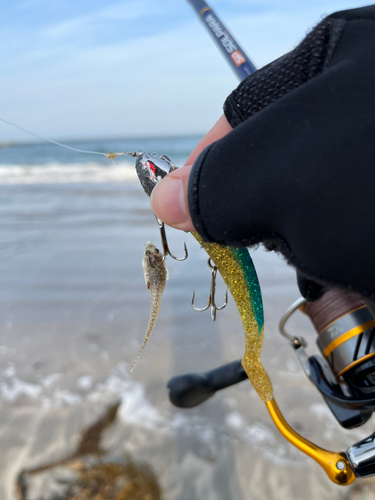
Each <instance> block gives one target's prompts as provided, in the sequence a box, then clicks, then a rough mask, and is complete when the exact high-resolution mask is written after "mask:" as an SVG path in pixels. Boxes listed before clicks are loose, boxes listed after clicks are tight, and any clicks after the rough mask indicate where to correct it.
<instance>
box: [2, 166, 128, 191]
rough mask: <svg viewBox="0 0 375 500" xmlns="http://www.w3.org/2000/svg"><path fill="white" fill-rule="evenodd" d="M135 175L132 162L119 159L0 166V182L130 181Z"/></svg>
mask: <svg viewBox="0 0 375 500" xmlns="http://www.w3.org/2000/svg"><path fill="white" fill-rule="evenodd" d="M136 178H137V175H136V172H135V168H134V162H132V163H131V162H128V163H126V162H125V163H124V162H122V163H120V164H119V165H111V164H108V165H105V164H100V163H96V162H91V163H70V164H65V163H57V162H56V163H47V164H45V165H1V166H0V185H12V184H70V183H82V182H88V183H91V182H94V183H96V182H129V181H133V180H135V179H136Z"/></svg>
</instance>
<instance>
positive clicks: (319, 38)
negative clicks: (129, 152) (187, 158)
mask: <svg viewBox="0 0 375 500" xmlns="http://www.w3.org/2000/svg"><path fill="white" fill-rule="evenodd" d="M224 113H225V117H226V119H225V118H222V119H221V120H219V122H218V125H217V126H216V128H215V127H214V129H213V132H211V133H210V135H209V136H208V137H207V136H206V138H205V139H204V141H203V146H205V145H206V144H209V143H210V142H211V144H210V145H209V146H208V147H207V148H205V149H204V150H203V151H202V152H201V153H200V155H199V156H198V158H197V159H196V161H195V162H194V165H193V168H192V170H191V172H190V169H189V168H188V167H184V168H183V169H180V170H179V171H175V172H173V173H172V174H170V175H169V176H168V177H167V178H166V179H165V180H163V181H162V182H161V183H160V184H159V185H158V186H157V187H156V188H155V189H154V192H153V195H152V206H153V210H154V212H155V213H156V215H158V217H159V218H161V219H162V220H164V221H165V222H167V223H168V224H171V225H174V226H175V227H179V228H181V229H185V230H192V229H193V226H194V228H195V230H197V231H198V232H199V234H200V235H201V236H202V237H203V238H204V239H205V240H206V241H211V242H217V243H222V244H226V245H239V246H250V245H254V244H257V243H260V242H262V243H264V245H265V246H266V247H267V248H269V249H273V250H277V251H279V252H281V253H282V254H283V255H284V256H285V257H286V258H287V260H288V261H289V262H290V263H291V264H293V265H294V266H295V267H296V268H297V269H298V270H299V271H300V272H301V273H302V275H303V276H305V277H308V278H309V279H311V280H313V282H317V283H320V284H322V285H324V286H326V285H328V286H332V285H334V286H341V287H344V288H347V289H351V290H353V291H357V292H359V293H361V294H362V295H366V296H371V297H372V298H375V259H374V253H373V249H374V247H375V228H374V219H375V217H374V208H373V205H374V203H373V197H374V189H375V6H370V7H364V8H361V9H355V10H349V11H343V12H339V13H336V14H333V15H331V16H329V17H327V18H325V19H324V20H323V21H322V22H321V23H319V24H318V25H317V26H316V27H315V28H314V29H313V30H312V31H311V32H310V33H309V34H308V35H307V37H306V38H305V39H304V40H303V41H302V42H301V43H300V44H299V45H298V46H297V47H296V48H295V49H294V50H293V51H292V52H290V53H288V54H286V55H285V56H283V57H281V58H279V59H277V60H276V61H274V62H272V63H271V64H269V65H268V66H265V67H264V68H262V69H261V70H259V71H257V72H256V73H254V74H253V75H251V76H249V77H248V78H247V79H246V80H244V81H243V82H242V83H241V84H240V85H239V86H238V88H237V89H236V90H235V91H234V92H233V93H232V94H231V95H230V96H229V97H228V98H227V100H226V102H225V105H224ZM231 128H233V130H231ZM228 132H229V133H228ZM219 137H221V138H220V140H216V139H218V138H219ZM212 140H215V141H216V142H212ZM177 188H181V189H177ZM178 207H180V208H178ZM189 213H190V216H189ZM189 217H191V220H190V218H189Z"/></svg>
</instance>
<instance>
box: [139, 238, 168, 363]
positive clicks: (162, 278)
mask: <svg viewBox="0 0 375 500" xmlns="http://www.w3.org/2000/svg"><path fill="white" fill-rule="evenodd" d="M142 267H143V274H144V277H145V282H146V286H147V288H148V289H149V290H150V295H151V306H150V315H149V318H148V324H147V330H146V334H145V338H144V340H143V344H142V347H141V349H140V351H139V353H138V355H137V357H136V359H135V360H134V362H133V366H132V368H131V370H130V371H131V372H132V371H133V370H134V367H135V365H136V364H137V361H138V360H139V358H140V356H141V353H142V351H143V349H144V348H145V345H146V344H147V342H148V339H149V338H150V337H151V333H152V331H153V329H154V327H155V324H156V320H157V318H158V314H159V309H160V304H161V297H162V295H163V291H164V288H165V282H166V281H167V279H168V270H167V266H166V265H165V261H164V256H163V254H162V253H161V252H160V250H159V249H158V248H156V246H155V245H154V244H153V243H152V241H148V242H147V243H146V245H145V252H144V254H143V260H142Z"/></svg>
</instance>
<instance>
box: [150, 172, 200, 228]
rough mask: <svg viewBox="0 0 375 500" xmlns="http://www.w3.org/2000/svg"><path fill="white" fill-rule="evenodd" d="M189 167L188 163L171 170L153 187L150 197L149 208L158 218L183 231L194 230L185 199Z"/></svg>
mask: <svg viewBox="0 0 375 500" xmlns="http://www.w3.org/2000/svg"><path fill="white" fill-rule="evenodd" d="M191 168H192V166H191V165H190V166H185V167H182V168H179V169H177V170H174V171H173V172H171V173H170V174H169V175H167V176H166V177H165V178H164V179H163V180H161V181H160V182H159V183H158V184H157V185H156V186H155V187H154V189H153V191H152V193H151V198H150V203H151V208H152V210H153V212H154V214H155V215H156V216H157V217H158V218H159V219H160V220H162V221H163V222H165V223H166V224H168V225H169V226H172V227H175V228H176V229H183V230H184V231H194V226H193V223H192V222H191V219H190V215H189V208H188V201H187V189H188V183H189V175H190V171H191Z"/></svg>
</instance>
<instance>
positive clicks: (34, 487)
mask: <svg viewBox="0 0 375 500" xmlns="http://www.w3.org/2000/svg"><path fill="white" fill-rule="evenodd" d="M48 193H49V195H48V197H47V196H46V187H42V186H40V185H28V186H25V185H24V186H6V187H4V186H3V187H0V197H1V200H2V202H1V208H0V210H1V215H2V217H1V223H0V225H1V228H0V229H1V231H0V235H1V236H0V237H1V261H0V273H1V290H0V299H1V301H0V314H1V318H2V320H1V335H0V357H1V358H0V359H1V367H2V368H1V381H0V396H1V406H0V412H1V419H0V421H1V427H0V449H1V451H2V453H1V456H0V471H1V472H0V498H3V499H4V500H8V499H9V500H12V499H15V498H17V496H16V492H15V491H16V490H15V484H16V482H17V478H18V477H19V474H20V472H21V471H22V470H24V469H26V470H30V469H33V468H39V467H41V466H45V465H48V464H53V463H54V462H58V461H59V460H61V459H63V458H65V457H67V456H69V455H70V454H72V453H73V452H74V450H75V449H76V447H77V443H78V442H79V439H80V436H82V432H83V431H84V429H85V428H87V426H90V425H91V424H93V423H94V422H95V421H96V420H97V419H99V418H100V417H101V416H102V415H103V414H105V412H106V411H107V409H108V407H109V406H110V405H111V404H114V403H116V402H119V403H120V404H119V408H118V412H117V416H116V419H115V421H114V423H113V424H112V425H111V426H110V427H109V428H108V429H106V430H105V432H104V434H103V442H102V447H103V449H104V450H105V452H106V454H105V455H104V456H103V457H102V458H101V460H102V461H104V462H105V461H109V462H111V463H112V462H115V463H122V462H124V460H125V457H131V459H132V460H134V461H137V463H138V462H142V463H145V464H147V465H148V466H149V467H150V468H151V470H152V471H153V474H154V476H155V478H156V480H157V483H158V485H159V486H160V488H161V491H162V497H161V498H163V499H165V500H172V499H173V500H192V499H203V498H204V499H205V500H211V499H212V500H214V499H215V500H219V499H220V500H221V499H222V500H228V499H229V498H230V499H232V500H251V499H256V498H264V499H265V498H275V499H278V500H282V499H285V500H291V499H299V498H301V496H304V495H305V493H307V492H308V497H309V498H310V499H312V500H314V499H319V500H324V499H327V500H328V499H330V500H332V499H336V498H337V499H341V498H346V496H347V495H348V492H349V490H348V489H344V488H340V487H337V486H335V485H334V484H332V483H331V482H330V481H329V480H328V478H327V477H326V476H325V474H324V472H323V471H322V470H321V469H320V467H319V466H318V465H317V464H315V463H314V462H313V461H312V460H309V459H307V458H306V457H305V456H304V455H302V454H301V453H300V452H299V451H298V450H296V449H294V448H293V447H292V446H290V445H289V444H288V443H287V442H286V441H285V440H284V438H283V437H282V436H281V435H280V434H279V433H278V431H277V430H276V429H275V427H274V426H273V424H272V422H271V420H270V418H269V416H268V414H267V411H266V408H265V405H264V404H263V403H262V402H261V401H260V399H259V398H258V397H257V395H256V393H255V391H254V390H253V389H252V387H251V386H250V384H249V382H247V381H245V382H242V383H241V384H239V385H238V386H236V387H232V388H229V389H226V390H224V391H222V392H221V393H218V394H216V395H215V397H213V398H212V399H210V400H209V401H207V402H206V403H205V404H202V405H201V406H199V407H197V408H194V409H190V410H182V409H178V408H175V407H173V406H172V405H171V404H170V402H169V400H168V396H167V391H166V383H167V381H168V380H169V378H171V377H172V376H174V375H176V374H181V373H185V372H195V371H204V370H207V369H210V368H213V367H216V366H218V365H220V364H223V363H226V362H229V361H232V360H235V359H238V358H240V357H241V355H242V350H243V346H244V339H243V334H242V329H241V324H240V320H239V315H238V313H237V310H236V308H235V305H234V303H233V300H230V302H229V304H228V306H227V308H226V309H225V310H224V311H221V312H220V313H218V318H217V321H216V323H213V322H212V321H211V319H210V317H209V313H208V312H206V313H198V312H195V311H193V309H192V308H191V306H190V299H191V294H192V291H193V290H194V289H195V291H196V299H197V304H198V306H199V305H200V304H202V305H203V304H204V303H205V301H206V300H207V295H208V286H209V280H210V273H209V270H208V268H207V266H206V255H205V253H204V252H203V251H202V250H201V249H200V248H199V246H198V244H197V243H196V242H195V241H194V240H193V238H192V237H190V235H188V234H186V235H185V234H180V233H179V232H177V231H173V230H169V231H168V236H169V240H170V244H171V247H172V249H173V251H174V252H175V253H176V254H179V253H180V252H182V247H183V241H184V240H186V242H187V245H188V248H189V259H188V260H187V261H186V262H183V263H181V262H174V261H172V260H170V259H169V260H168V267H169V274H170V279H169V281H168V282H167V287H166V290H165V294H164V299H163V303H162V308H161V312H160V317H159V320H158V323H157V326H156V329H155V331H154V333H153V336H152V338H151V340H150V342H149V344H148V345H147V347H146V349H145V351H144V353H143V355H142V357H141V359H140V361H139V363H138V365H137V367H136V369H135V370H134V372H133V373H132V374H130V373H129V367H130V365H131V362H132V360H133V359H134V357H135V355H136V353H137V351H138V349H139V347H140V345H141V342H142V339H143V335H144V331H145V327H146V324H147V318H148V308H149V294H148V291H147V289H146V287H145V284H144V280H143V275H142V270H141V259H142V253H143V248H144V243H145V241H146V240H148V239H153V240H154V241H155V242H159V235H158V230H157V226H156V224H155V220H154V218H153V216H152V214H151V212H150V209H149V206H148V201H147V199H145V197H144V194H143V193H142V191H141V190H140V188H139V186H138V184H137V183H136V182H128V183H126V184H120V183H118V184H115V183H112V184H110V183H107V184H105V183H98V184H75V185H66V184H59V185H58V184H56V185H54V186H52V185H51V186H49V187H48ZM51 200H53V202H51ZM31 206H32V209H30V207H31ZM252 253H253V257H254V261H255V264H256V267H257V270H258V274H259V278H260V282H261V284H262V289H263V296H264V302H265V315H266V322H265V324H266V328H265V342H264V350H263V355H262V359H263V362H264V365H265V367H266V369H267V370H268V372H269V374H270V376H271V379H272V381H273V383H274V389H275V395H276V398H277V401H278V403H279V405H280V408H281V409H282V411H283V412H284V414H285V417H286V418H287V420H288V421H289V422H290V423H291V425H292V426H294V427H295V428H296V429H298V431H300V432H302V433H303V435H304V436H306V437H308V438H310V439H311V440H313V441H316V442H317V443H319V444H321V445H323V446H325V447H327V448H328V449H337V450H341V449H343V450H344V449H346V448H347V447H348V446H349V445H350V444H351V443H353V442H354V441H357V440H359V439H360V438H362V437H364V436H366V435H368V434H369V432H370V427H371V424H367V425H366V428H361V429H359V430H355V431H350V432H348V431H344V430H341V429H340V428H339V426H338V425H337V424H336V422H335V420H334V418H333V417H332V416H331V414H330V412H329V410H328V408H327V407H326V405H325V404H324V403H323V401H322V399H321V398H320V396H319V394H318V393H317V391H316V390H315V389H314V388H313V387H312V385H311V384H310V383H309V381H308V380H307V379H306V378H305V377H304V375H303V374H302V372H301V370H300V368H299V366H298V365H297V361H296V359H295V358H294V353H293V352H292V350H291V349H290V347H289V346H288V345H287V343H286V342H285V341H284V340H283V339H282V338H281V337H280V336H279V335H278V333H277V323H278V320H279V318H280V315H281V314H282V313H283V312H284V310H285V309H286V307H288V306H289V305H290V303H291V302H292V301H294V300H295V299H296V298H297V297H298V290H297V287H296V285H295V278H294V271H293V269H291V268H289V267H288V266H287V265H286V264H285V262H284V261H283V260H281V259H280V258H279V257H277V256H276V255H273V254H270V253H266V252H264V251H263V250H262V249H258V250H256V251H254V252H252ZM217 293H218V300H221V295H224V286H223V284H222V283H219V285H218V290H217ZM293 328H294V330H295V333H301V332H303V333H304V334H306V337H307V338H308V339H309V342H310V345H311V349H312V350H315V347H314V341H315V338H314V334H313V333H312V329H311V327H310V326H309V324H308V322H307V321H306V320H305V319H304V318H298V319H297V320H296V322H295V323H294V325H293ZM309 332H310V333H309ZM26 476H27V475H26ZM67 477H69V474H68V475H67V470H66V468H65V469H64V467H59V468H53V469H52V470H47V471H45V472H43V473H38V474H34V475H29V476H27V478H26V479H27V480H26V483H27V485H26V489H27V496H25V498H27V500H29V499H30V500H31V499H32V500H36V499H38V500H51V499H52V498H65V497H64V496H63V495H66V488H67V484H68V483H69V481H68V480H67ZM53 495H55V496H53ZM59 495H60V496H59ZM150 498H151V497H150Z"/></svg>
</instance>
